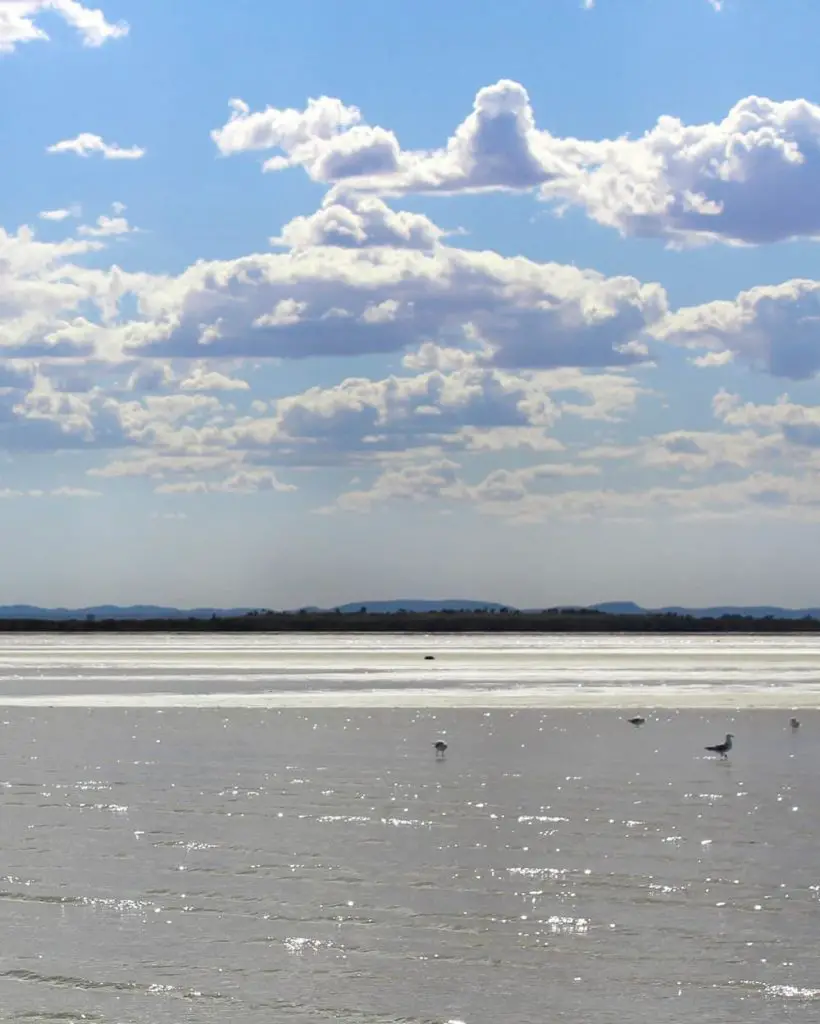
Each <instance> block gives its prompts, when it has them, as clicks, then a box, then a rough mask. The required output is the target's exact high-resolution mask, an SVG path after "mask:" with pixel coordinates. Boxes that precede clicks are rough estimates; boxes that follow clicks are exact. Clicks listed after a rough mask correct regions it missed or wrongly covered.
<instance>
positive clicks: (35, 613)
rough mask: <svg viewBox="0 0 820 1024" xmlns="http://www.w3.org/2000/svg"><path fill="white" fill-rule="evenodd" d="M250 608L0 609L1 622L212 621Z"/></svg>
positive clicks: (17, 606)
mask: <svg viewBox="0 0 820 1024" xmlns="http://www.w3.org/2000/svg"><path fill="white" fill-rule="evenodd" d="M249 611H252V609H250V608H188V609H185V608H166V607H164V606H162V605H153V604H135V605H129V606H127V607H120V606H119V605H115V604H101V605H95V606H94V607H91V608H41V607H39V605H31V604H7V605H0V619H51V620H63V619H86V618H88V617H89V616H92V615H93V616H94V618H96V619H190V618H193V619H210V618H211V616H212V615H217V616H231V615H247V613H248V612H249Z"/></svg>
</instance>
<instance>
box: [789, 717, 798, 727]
mask: <svg viewBox="0 0 820 1024" xmlns="http://www.w3.org/2000/svg"><path fill="white" fill-rule="evenodd" d="M789 725H790V726H791V727H792V729H799V728H800V722H799V721H798V719H796V718H790V719H789Z"/></svg>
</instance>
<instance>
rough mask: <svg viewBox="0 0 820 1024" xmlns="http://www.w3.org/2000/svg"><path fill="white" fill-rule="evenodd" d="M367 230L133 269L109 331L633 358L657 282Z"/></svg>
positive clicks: (281, 347) (341, 348)
mask: <svg viewBox="0 0 820 1024" xmlns="http://www.w3.org/2000/svg"><path fill="white" fill-rule="evenodd" d="M371 212H373V211H371ZM387 212H389V211H387ZM385 213H386V208H381V209H379V210H378V211H377V212H376V213H374V217H376V219H377V222H378V224H379V225H380V227H381V228H384V227H385V225H390V224H391V221H390V218H389V217H387V216H385ZM402 223H404V225H405V227H407V222H402ZM371 227H372V224H371ZM408 230H409V229H408ZM410 235H412V230H411V231H410ZM405 237H408V236H405ZM372 241H373V244H368V245H363V246H359V247H353V248H350V247H337V246H329V245H326V244H322V245H312V246H309V247H307V248H298V249H295V250H293V251H292V252H288V253H282V254H273V253H257V254H251V255H248V256H245V257H241V258H239V259H237V260H226V261H213V262H199V263H196V264H194V265H193V266H192V267H189V268H188V269H187V270H186V271H185V272H184V273H182V274H181V275H179V276H178V277H174V278H171V277H167V278H153V279H148V278H146V279H145V283H144V287H143V288H142V289H141V298H140V309H141V312H142V314H143V317H144V318H145V319H144V320H143V321H142V322H139V321H135V322H133V323H131V324H129V325H126V326H124V327H123V328H122V329H121V330H120V332H119V337H120V344H121V345H122V347H123V351H125V352H128V353H130V354H131V355H132V356H135V357H136V356H155V357H162V358H173V357H184V358H202V357H207V358H210V359H217V358H247V357H268V358H271V357H282V358H290V359H299V358H307V357H310V356H331V355H339V356H345V355H359V354H367V353H388V352H400V351H402V350H404V349H407V348H410V347H411V346H412V347H415V346H417V345H418V343H419V341H422V340H425V339H427V340H430V341H435V342H436V343H438V344H445V345H446V344H449V346H450V347H455V346H459V345H461V346H464V347H466V348H469V350H470V351H471V352H477V351H483V352H485V353H487V355H486V360H487V361H488V362H492V363H494V364H495V365H497V366H499V367H505V368H508V369H521V368H530V369H545V368H552V367H559V366H590V367H591V366H599V367H603V366H626V365H631V364H635V363H638V362H641V361H643V360H644V359H645V352H646V349H645V347H644V346H642V345H640V344H636V343H637V342H638V341H639V340H640V339H641V338H642V337H643V335H644V334H645V331H646V328H647V327H648V326H649V325H651V324H654V323H655V322H657V321H658V320H659V319H660V318H661V317H662V316H663V315H664V313H665V311H666V296H665V293H664V291H663V289H662V288H661V287H660V286H659V285H655V284H642V283H641V282H639V281H637V280H635V279H634V278H630V277H617V278H606V277H604V276H603V275H601V274H598V273H596V272H594V271H590V270H581V269H578V268H577V267H573V266H564V265H560V264H554V263H537V262H535V261H532V260H528V259H525V258H523V257H518V258H507V257H503V256H500V255H498V254H497V253H494V252H476V251H469V250H463V249H457V248H453V247H450V246H445V245H443V244H441V243H439V244H437V245H435V247H434V248H432V249H427V250H425V249H420V248H396V247H390V246H387V245H384V244H380V243H381V239H380V238H379V239H378V240H375V239H374V240H372ZM112 344H113V342H112Z"/></svg>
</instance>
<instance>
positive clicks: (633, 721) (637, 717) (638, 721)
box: [627, 715, 646, 725]
mask: <svg viewBox="0 0 820 1024" xmlns="http://www.w3.org/2000/svg"><path fill="white" fill-rule="evenodd" d="M645 721H646V719H645V718H641V716H640V715H635V717H634V718H627V722H629V724H630V725H643V723H644V722H645Z"/></svg>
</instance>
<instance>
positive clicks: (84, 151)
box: [46, 132, 145, 160]
mask: <svg viewBox="0 0 820 1024" xmlns="http://www.w3.org/2000/svg"><path fill="white" fill-rule="evenodd" d="M46 152H47V153H74V154H76V155H77V156H82V157H88V156H91V155H92V154H94V153H99V154H100V155H101V156H102V158H103V159H104V160H141V159H142V158H143V157H144V156H145V150H144V149H142V148H141V147H140V146H130V147H127V148H124V147H122V146H119V145H118V144H117V143H116V142H114V143H108V142H105V141H104V140H103V139H102V138H101V137H100V136H99V135H92V134H91V133H90V132H82V133H81V134H80V135H77V136H76V137H75V138H73V139H64V140H63V141H62V142H55V143H54V145H53V146H49V147H48V149H47V150H46Z"/></svg>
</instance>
